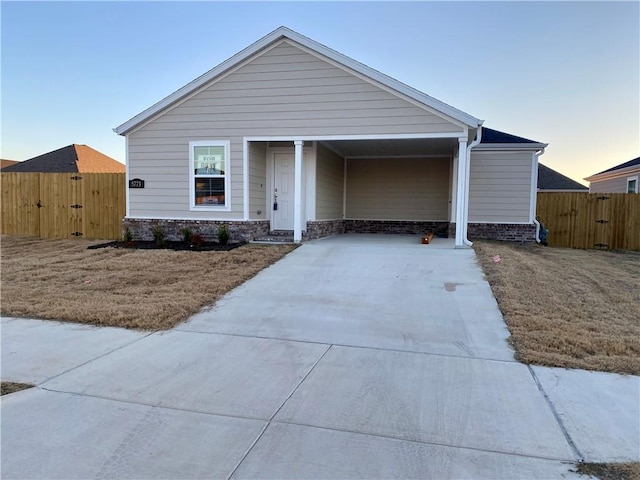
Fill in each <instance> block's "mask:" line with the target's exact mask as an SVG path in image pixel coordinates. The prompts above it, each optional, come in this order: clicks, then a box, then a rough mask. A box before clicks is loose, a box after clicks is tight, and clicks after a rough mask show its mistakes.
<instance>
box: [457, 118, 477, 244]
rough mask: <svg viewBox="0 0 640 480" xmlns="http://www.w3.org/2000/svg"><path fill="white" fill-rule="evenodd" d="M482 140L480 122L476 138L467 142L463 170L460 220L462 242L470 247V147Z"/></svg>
mask: <svg viewBox="0 0 640 480" xmlns="http://www.w3.org/2000/svg"><path fill="white" fill-rule="evenodd" d="M481 140H482V123H481V124H480V125H478V132H477V133H476V139H475V140H474V141H473V142H471V143H470V144H469V146H468V147H467V164H466V172H465V184H466V185H465V187H464V190H465V198H464V209H463V214H462V215H463V217H464V219H463V220H464V221H463V222H462V225H461V227H462V242H463V243H464V244H465V245H466V246H467V247H471V246H472V245H473V242H471V241H469V239H468V238H467V231H468V229H469V173H470V172H471V149H472V148H473V147H475V146H476V145H478V144H479V143H480V141H481Z"/></svg>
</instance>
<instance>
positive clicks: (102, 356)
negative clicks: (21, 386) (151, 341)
mask: <svg viewBox="0 0 640 480" xmlns="http://www.w3.org/2000/svg"><path fill="white" fill-rule="evenodd" d="M156 333H158V332H149V333H148V334H147V335H145V336H143V337H140V338H136V339H135V340H132V341H131V342H129V343H125V344H124V345H120V346H119V347H116V348H114V349H113V350H109V351H108V352H105V353H103V354H101V355H98V356H97V357H93V358H91V359H90V360H87V361H86V362H83V363H80V364H78V365H76V366H75V367H71V368H69V369H67V370H65V371H64V372H60V373H58V374H56V375H53V376H51V377H47V378H46V379H45V380H44V381H42V382H40V383H39V384H38V386H40V385H44V384H45V383H47V382H49V381H51V380H54V379H56V378H58V377H60V376H61V375H65V374H67V373H69V372H73V371H74V370H77V369H78V368H80V367H84V366H85V365H88V364H90V363H91V362H95V361H96V360H99V359H101V358H104V357H106V356H107V355H111V354H112V353H114V352H117V351H119V350H122V349H123V348H126V347H130V346H131V345H133V344H134V343H137V342H139V341H141V340H144V339H145V338H149V337H150V336H151V335H155V334H156ZM45 390H46V389H45Z"/></svg>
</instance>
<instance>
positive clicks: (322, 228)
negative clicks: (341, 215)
mask: <svg viewBox="0 0 640 480" xmlns="http://www.w3.org/2000/svg"><path fill="white" fill-rule="evenodd" d="M341 233H344V220H316V221H313V222H307V231H306V233H305V237H304V238H305V240H313V239H316V238H322V237H329V236H331V235H339V234H341Z"/></svg>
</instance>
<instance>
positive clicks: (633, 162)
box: [585, 157, 640, 180]
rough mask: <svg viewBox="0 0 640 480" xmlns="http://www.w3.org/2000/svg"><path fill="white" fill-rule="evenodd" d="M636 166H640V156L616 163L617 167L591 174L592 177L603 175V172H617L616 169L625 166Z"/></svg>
mask: <svg viewBox="0 0 640 480" xmlns="http://www.w3.org/2000/svg"><path fill="white" fill-rule="evenodd" d="M635 166H640V157H638V158H634V159H633V160H629V161H628V162H624V163H621V164H620V165H616V166H615V167H611V168H608V169H607V170H603V171H602V172H600V173H596V174H595V175H591V177H595V176H596V175H602V174H603V173H609V172H615V171H616V170H622V169H623V168H628V167H635ZM591 177H589V178H591ZM585 180H586V179H585Z"/></svg>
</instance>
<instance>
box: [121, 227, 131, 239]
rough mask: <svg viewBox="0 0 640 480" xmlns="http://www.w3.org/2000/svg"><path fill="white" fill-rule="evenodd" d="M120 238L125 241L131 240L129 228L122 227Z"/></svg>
mask: <svg viewBox="0 0 640 480" xmlns="http://www.w3.org/2000/svg"><path fill="white" fill-rule="evenodd" d="M122 240H123V241H125V242H127V243H129V242H133V234H132V233H131V229H130V228H129V227H124V234H123V235H122Z"/></svg>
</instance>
